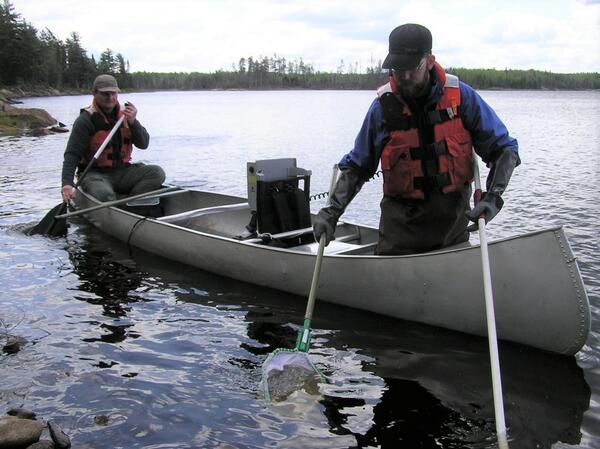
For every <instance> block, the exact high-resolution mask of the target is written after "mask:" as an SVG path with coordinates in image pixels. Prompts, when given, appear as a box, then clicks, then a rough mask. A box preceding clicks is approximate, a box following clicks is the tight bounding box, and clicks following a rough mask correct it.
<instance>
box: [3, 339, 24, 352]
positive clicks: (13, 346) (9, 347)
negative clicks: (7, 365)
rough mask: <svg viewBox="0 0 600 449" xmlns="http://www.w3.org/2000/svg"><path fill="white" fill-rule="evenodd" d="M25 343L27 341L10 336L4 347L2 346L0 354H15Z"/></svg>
mask: <svg viewBox="0 0 600 449" xmlns="http://www.w3.org/2000/svg"><path fill="white" fill-rule="evenodd" d="M25 343H27V340H25V339H24V338H23V337H18V336H13V335H10V336H9V337H8V339H7V341H6V343H5V344H4V346H2V352H4V353H6V354H16V353H17V352H19V351H20V350H21V348H22V347H23V346H24V345H25Z"/></svg>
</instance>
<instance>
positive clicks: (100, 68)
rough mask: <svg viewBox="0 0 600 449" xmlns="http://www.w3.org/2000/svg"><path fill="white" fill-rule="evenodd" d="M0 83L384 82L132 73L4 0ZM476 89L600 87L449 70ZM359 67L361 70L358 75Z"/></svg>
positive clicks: (558, 78) (219, 85)
mask: <svg viewBox="0 0 600 449" xmlns="http://www.w3.org/2000/svg"><path fill="white" fill-rule="evenodd" d="M0 67H2V70H0V85H5V86H9V87H10V86H14V87H22V86H48V87H52V88H56V89H59V90H61V91H63V92H64V91H68V90H72V89H80V90H81V91H87V90H89V88H90V86H91V84H92V81H93V79H94V78H95V77H96V76H97V75H98V74H100V73H111V74H113V75H115V77H116V78H117V80H118V81H119V86H120V87H121V88H124V89H130V90H203V89H374V88H376V87H377V86H379V85H381V84H383V83H385V82H386V79H387V75H386V74H385V73H384V71H382V69H381V61H379V62H378V63H377V64H374V65H372V66H371V67H368V68H366V70H365V71H364V72H362V71H359V69H358V64H349V65H347V64H345V63H344V62H343V61H340V65H339V66H338V68H337V70H336V71H335V72H329V73H326V72H319V71H315V70H314V68H313V66H312V65H311V64H310V63H306V62H304V61H303V60H302V58H300V59H299V60H293V61H291V60H286V59H285V58H282V57H278V56H277V55H273V57H264V56H260V57H258V58H256V57H252V56H250V57H248V58H241V59H240V60H239V61H238V63H237V65H234V66H232V68H231V70H217V71H216V72H214V73H199V72H191V73H157V72H134V73H130V70H129V61H128V60H126V59H125V58H124V57H123V55H122V54H121V53H115V52H113V50H111V49H109V48H107V49H106V50H105V51H104V52H102V54H101V55H100V57H99V60H98V62H96V60H95V58H94V56H93V55H92V56H88V53H87V51H86V50H85V49H84V48H83V47H82V46H81V40H80V37H79V34H78V33H77V32H73V33H71V35H70V37H69V38H68V39H67V40H66V41H65V42H62V41H61V40H59V39H57V38H56V36H54V34H52V32H51V31H50V30H48V29H45V30H43V31H41V32H40V31H38V30H36V29H35V28H34V27H33V26H32V25H31V24H29V23H27V21H26V20H25V19H21V17H20V15H19V14H17V13H15V12H14V8H13V6H12V5H11V2H10V1H9V0H4V4H3V5H2V4H0ZM448 71H449V72H450V73H454V74H456V75H458V76H459V78H460V79H461V80H463V81H464V82H466V83H468V84H470V85H471V86H473V87H474V88H476V89H549V90H554V89H565V90H584V89H600V73H575V74H558V73H552V72H543V71H538V70H509V69H506V70H494V69H464V68H449V69H448ZM359 72H360V73H359Z"/></svg>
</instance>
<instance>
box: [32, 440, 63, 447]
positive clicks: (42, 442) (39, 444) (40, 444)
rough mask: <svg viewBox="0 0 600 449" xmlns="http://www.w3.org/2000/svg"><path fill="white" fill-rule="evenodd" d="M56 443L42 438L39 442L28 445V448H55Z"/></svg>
mask: <svg viewBox="0 0 600 449" xmlns="http://www.w3.org/2000/svg"><path fill="white" fill-rule="evenodd" d="M55 448H56V446H54V443H53V442H52V441H50V440H40V441H38V442H37V443H33V444H32V445H31V446H27V448H26V449H55Z"/></svg>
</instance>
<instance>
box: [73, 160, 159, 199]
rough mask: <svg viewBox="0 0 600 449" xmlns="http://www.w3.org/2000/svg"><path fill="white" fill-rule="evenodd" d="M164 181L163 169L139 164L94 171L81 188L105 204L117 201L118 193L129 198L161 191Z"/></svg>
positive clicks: (91, 171) (84, 180)
mask: <svg viewBox="0 0 600 449" xmlns="http://www.w3.org/2000/svg"><path fill="white" fill-rule="evenodd" d="M164 181H165V172H164V170H163V169H162V168H161V167H159V166H158V165H145V164H143V163H141V162H138V163H137V164H131V165H129V166H127V167H122V168H97V169H92V170H90V171H89V172H88V174H87V175H86V176H85V178H84V179H83V181H82V183H81V187H82V188H83V190H85V191H86V192H87V193H89V194H90V195H92V196H93V197H95V198H97V199H98V200H100V201H102V202H105V201H112V200H115V199H117V194H118V193H120V194H124V195H128V196H129V195H137V194H140V193H145V192H150V191H152V190H157V189H160V188H161V186H162V183H163V182H164Z"/></svg>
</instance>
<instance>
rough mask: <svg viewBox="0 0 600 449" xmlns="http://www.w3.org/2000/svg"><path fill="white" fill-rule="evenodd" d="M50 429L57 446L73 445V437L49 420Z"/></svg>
mask: <svg viewBox="0 0 600 449" xmlns="http://www.w3.org/2000/svg"><path fill="white" fill-rule="evenodd" d="M48 430H49V431H50V437H51V438H52V441H54V445H55V447H56V448H58V449H69V448H70V447H71V439H70V438H69V436H68V435H67V434H66V433H64V432H63V431H62V429H61V428H60V427H59V426H58V424H56V423H54V422H53V421H48Z"/></svg>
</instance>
